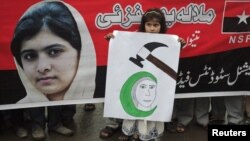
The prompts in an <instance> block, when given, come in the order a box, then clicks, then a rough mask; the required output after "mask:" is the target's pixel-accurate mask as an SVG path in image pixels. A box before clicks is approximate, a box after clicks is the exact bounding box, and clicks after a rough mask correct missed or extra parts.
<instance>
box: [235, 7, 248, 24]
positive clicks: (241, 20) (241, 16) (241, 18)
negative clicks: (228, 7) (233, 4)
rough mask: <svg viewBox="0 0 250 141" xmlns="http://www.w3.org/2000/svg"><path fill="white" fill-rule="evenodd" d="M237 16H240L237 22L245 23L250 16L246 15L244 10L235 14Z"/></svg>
mask: <svg viewBox="0 0 250 141" xmlns="http://www.w3.org/2000/svg"><path fill="white" fill-rule="evenodd" d="M237 17H239V18H240V20H239V22H238V24H240V23H241V22H244V23H245V24H247V18H248V17H250V16H249V15H246V13H245V10H244V11H243V12H242V15H237Z"/></svg>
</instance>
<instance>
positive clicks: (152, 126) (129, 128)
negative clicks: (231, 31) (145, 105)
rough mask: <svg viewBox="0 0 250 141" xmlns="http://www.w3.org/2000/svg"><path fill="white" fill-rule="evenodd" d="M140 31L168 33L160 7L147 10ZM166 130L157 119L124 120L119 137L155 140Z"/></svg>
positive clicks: (181, 40)
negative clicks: (121, 133)
mask: <svg viewBox="0 0 250 141" xmlns="http://www.w3.org/2000/svg"><path fill="white" fill-rule="evenodd" d="M138 31H139V32H147V33H162V34H164V33H166V31H167V27H166V21H165V16H164V14H163V13H162V12H161V10H160V9H158V8H153V9H149V10H147V11H146V12H145V13H144V14H143V16H142V19H141V24H140V26H139V30H138ZM104 38H106V39H110V38H114V35H113V34H112V33H109V34H107V35H106V36H105V37H104ZM178 40H179V41H180V43H181V46H184V45H185V41H184V40H183V39H181V38H179V39H178ZM163 131H164V123H163V122H157V121H145V120H126V119H125V120H123V124H122V132H123V134H124V135H122V136H120V137H119V140H121V141H128V140H131V141H139V140H143V141H154V140H157V139H158V138H159V137H160V136H161V135H162V134H163Z"/></svg>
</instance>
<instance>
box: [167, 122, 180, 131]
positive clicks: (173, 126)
mask: <svg viewBox="0 0 250 141" xmlns="http://www.w3.org/2000/svg"><path fill="white" fill-rule="evenodd" d="M165 126H166V129H167V131H169V132H170V133H176V127H177V121H170V122H166V123H165Z"/></svg>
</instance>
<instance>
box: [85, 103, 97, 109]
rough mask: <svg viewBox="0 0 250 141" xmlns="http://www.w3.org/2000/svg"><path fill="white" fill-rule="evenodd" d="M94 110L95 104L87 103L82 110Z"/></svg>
mask: <svg viewBox="0 0 250 141" xmlns="http://www.w3.org/2000/svg"><path fill="white" fill-rule="evenodd" d="M94 110H95V104H92V103H89V104H85V105H84V111H94Z"/></svg>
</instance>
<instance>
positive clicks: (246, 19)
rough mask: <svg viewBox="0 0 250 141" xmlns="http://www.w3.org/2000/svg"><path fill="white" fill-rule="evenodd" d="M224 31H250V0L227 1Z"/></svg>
mask: <svg viewBox="0 0 250 141" xmlns="http://www.w3.org/2000/svg"><path fill="white" fill-rule="evenodd" d="M223 32H224V33H237V32H238V33H247V32H250V1H228V2H226V3H225V9H224V17H223Z"/></svg>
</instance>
